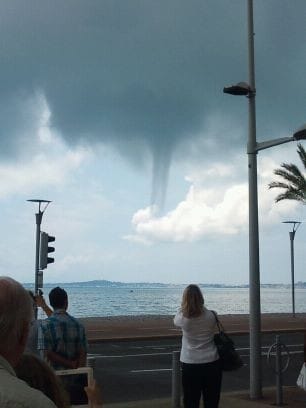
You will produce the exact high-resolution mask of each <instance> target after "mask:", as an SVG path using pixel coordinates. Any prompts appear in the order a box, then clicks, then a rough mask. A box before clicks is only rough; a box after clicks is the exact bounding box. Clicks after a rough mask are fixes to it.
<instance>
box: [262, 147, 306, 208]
mask: <svg viewBox="0 0 306 408" xmlns="http://www.w3.org/2000/svg"><path fill="white" fill-rule="evenodd" d="M297 153H298V155H299V157H300V159H301V161H302V163H303V166H304V170H305V171H306V151H305V149H304V147H303V146H302V145H301V143H299V144H298V149H297ZM274 174H276V175H277V176H281V177H282V178H283V179H284V181H283V182H281V181H272V183H270V184H269V188H283V189H284V190H285V191H283V192H282V193H280V194H279V195H278V196H277V197H276V198H275V202H276V203H278V202H279V201H281V200H297V201H301V202H302V203H303V204H306V178H305V174H303V173H302V172H301V171H300V170H299V168H298V167H297V166H296V165H295V164H292V163H290V164H287V163H282V164H281V168H279V169H276V170H274Z"/></svg>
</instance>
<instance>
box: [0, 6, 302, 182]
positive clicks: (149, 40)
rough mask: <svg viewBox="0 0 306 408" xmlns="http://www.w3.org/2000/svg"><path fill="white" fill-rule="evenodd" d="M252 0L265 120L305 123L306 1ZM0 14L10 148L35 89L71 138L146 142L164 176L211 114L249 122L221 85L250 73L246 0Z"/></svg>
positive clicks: (0, 108) (129, 144) (1, 102)
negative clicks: (180, 149)
mask: <svg viewBox="0 0 306 408" xmlns="http://www.w3.org/2000/svg"><path fill="white" fill-rule="evenodd" d="M254 5H255V7H254V10H255V30H256V37H255V39H256V68H257V69H256V71H257V90H258V103H259V104H261V107H262V108H259V109H258V111H259V113H260V115H258V117H259V120H258V123H259V127H260V128H262V130H263V131H264V132H266V131H269V132H270V131H272V130H273V126H275V125H276V126H277V127H279V128H281V126H287V127H288V129H290V127H291V126H294V123H296V125H299V124H300V122H301V121H302V122H306V120H305V118H304V119H303V115H304V114H305V113H306V112H305V101H306V98H305V92H306V86H305V82H306V81H305V78H304V75H305V68H304V67H305V61H306V58H305V54H306V47H305V44H306V24H305V18H306V3H305V1H304V0H295V1H294V2H292V0H283V1H282V2H279V1H278V0H260V1H256V0H255V1H254ZM0 16H1V17H0V57H1V93H0V120H1V129H0V137H1V142H2V143H3V145H5V149H2V153H5V154H8V153H10V151H12V150H14V149H16V144H15V142H16V141H17V142H18V137H19V135H20V134H21V133H20V131H19V129H20V128H23V127H24V128H27V129H28V128H29V129H31V123H29V122H31V115H27V114H26V113H25V112H26V110H25V111H22V109H21V108H20V106H21V105H22V102H23V101H26V100H27V98H28V95H31V94H33V93H35V92H36V91H37V89H38V90H40V91H41V92H43V93H44V95H45V97H46V100H47V102H48V104H49V106H50V109H51V112H52V125H53V126H54V127H55V128H57V129H58V130H59V131H60V132H61V134H62V135H63V137H64V138H65V139H66V140H67V141H68V142H69V143H78V141H79V140H83V141H84V140H86V141H88V142H89V143H92V142H96V141H102V142H104V143H109V144H112V145H113V146H115V147H117V148H118V149H119V150H120V151H121V152H126V154H127V155H130V156H131V157H132V156H133V155H134V156H135V155H139V153H140V151H141V150H142V148H143V147H146V148H147V149H149V150H150V151H151V152H152V155H153V158H154V168H155V171H156V172H157V173H163V174H164V176H166V175H167V174H166V173H167V165H165V163H164V164H163V165H161V164H159V163H162V162H164V161H165V160H168V161H169V160H170V158H171V154H172V152H173V151H174V150H175V148H176V147H177V146H178V144H180V143H182V142H183V141H184V140H186V139H187V138H192V137H193V136H194V135H198V134H199V132H200V131H201V129H202V128H203V124H204V123H205V120H206V119H207V118H208V117H209V116H210V115H211V114H212V113H214V112H215V111H217V112H219V114H220V113H221V114H222V112H224V114H226V115H229V114H232V115H233V116H234V117H235V118H236V120H237V124H238V123H241V122H245V119H246V118H244V117H242V116H243V115H242V112H243V113H244V112H245V110H243V109H242V107H241V103H239V101H237V100H233V99H230V98H229V97H228V96H224V95H223V94H222V88H223V86H224V85H226V84H229V83H231V82H232V83H233V82H236V81H240V80H246V79H247V48H246V44H247V41H246V1H244V0H190V1H188V2H186V1H185V0H125V1H122V0H97V1H91V0H86V1H85V0H84V1H80V0H65V1H62V0H60V1H59V0H52V1H41V0H37V1H35V0H27V1H26V2H25V1H17V0H10V1H7V2H5V1H2V2H1V3H0ZM16 101H17V102H16ZM267 112H269V114H267ZM25 116H26V118H25ZM305 116H306V115H305ZM302 119H303V120H302ZM296 120H297V122H296ZM232 130H233V129H229V131H232ZM187 140H188V139H187ZM219 140H220V143H221V142H222V143H226V145H228V146H232V145H233V140H229V137H228V134H222V135H220V138H219ZM242 142H243V141H241V140H236V143H239V144H240V143H242ZM225 150H226V149H225ZM155 182H156V180H155V181H153V185H154V183H155ZM153 189H154V186H153Z"/></svg>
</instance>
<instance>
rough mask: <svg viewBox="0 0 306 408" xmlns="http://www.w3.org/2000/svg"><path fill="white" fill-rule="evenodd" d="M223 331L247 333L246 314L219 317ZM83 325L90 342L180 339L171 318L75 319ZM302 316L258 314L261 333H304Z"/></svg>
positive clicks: (305, 327) (179, 332) (304, 326)
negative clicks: (259, 315)
mask: <svg viewBox="0 0 306 408" xmlns="http://www.w3.org/2000/svg"><path fill="white" fill-rule="evenodd" d="M219 318H220V320H221V322H222V323H223V326H224V328H225V330H227V332H228V333H230V334H232V335H239V334H247V333H249V315H248V314H243V315H241V314H237V315H221V316H219ZM79 320H80V321H81V322H82V323H83V324H84V326H85V329H86V333H87V337H88V341H89V342H90V343H99V342H107V341H110V340H137V339H138V340H141V339H159V338H173V337H180V336H181V330H180V329H179V328H177V327H175V326H174V324H173V316H154V315H153V316H147V315H143V316H114V317H88V318H83V319H79ZM305 329H306V314H305V313H297V314H296V317H295V318H293V317H292V315H291V314H289V313H264V314H262V315H261V331H262V333H271V332H278V333H285V332H287V333H288V332H305Z"/></svg>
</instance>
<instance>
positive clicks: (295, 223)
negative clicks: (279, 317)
mask: <svg viewBox="0 0 306 408" xmlns="http://www.w3.org/2000/svg"><path fill="white" fill-rule="evenodd" d="M283 224H292V231H289V239H290V261H291V298H292V317H295V296H294V289H295V288H294V237H295V233H296V231H297V229H298V228H299V226H300V225H301V222H300V221H283Z"/></svg>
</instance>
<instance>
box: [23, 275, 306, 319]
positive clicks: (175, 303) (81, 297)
mask: <svg viewBox="0 0 306 408" xmlns="http://www.w3.org/2000/svg"><path fill="white" fill-rule="evenodd" d="M24 286H25V287H26V288H27V289H33V285H32V284H24ZM55 286H61V287H63V288H64V289H65V290H66V291H67V293H68V297H69V309H68V311H69V313H71V314H72V315H73V316H75V317H97V316H100V317H103V316H139V315H161V316H162V315H174V314H175V313H176V311H177V310H178V308H179V307H180V303H181V299H182V293H183V290H184V288H185V285H172V284H169V285H166V284H135V285H133V284H131V283H129V284H126V285H125V284H123V283H121V284H118V285H117V284H99V281H95V282H93V283H90V282H86V284H84V283H60V284H45V285H44V288H43V289H42V290H43V293H44V297H45V299H46V301H47V303H48V293H49V292H50V290H51V289H52V288H53V287H55ZM199 286H200V287H201V289H202V292H203V295H204V300H205V306H206V307H207V308H208V309H213V310H215V311H217V313H218V314H247V313H249V289H248V287H207V286H201V285H199ZM291 311H292V291H291V288H290V286H289V285H288V287H268V288H266V287H263V288H261V312H262V313H290V312H291ZM295 311H296V312H297V313H303V312H306V288H296V289H295Z"/></svg>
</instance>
